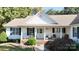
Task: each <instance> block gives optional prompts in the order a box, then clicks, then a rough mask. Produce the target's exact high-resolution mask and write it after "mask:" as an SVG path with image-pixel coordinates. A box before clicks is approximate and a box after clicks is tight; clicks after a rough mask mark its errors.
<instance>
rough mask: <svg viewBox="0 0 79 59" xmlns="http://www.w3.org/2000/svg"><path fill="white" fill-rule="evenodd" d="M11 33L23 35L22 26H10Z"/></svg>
mask: <svg viewBox="0 0 79 59" xmlns="http://www.w3.org/2000/svg"><path fill="white" fill-rule="evenodd" d="M10 32H11V33H10V35H21V28H10Z"/></svg>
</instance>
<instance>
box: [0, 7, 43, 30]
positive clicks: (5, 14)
mask: <svg viewBox="0 0 79 59" xmlns="http://www.w3.org/2000/svg"><path fill="white" fill-rule="evenodd" d="M41 9H42V8H40V7H37V8H31V7H0V31H1V30H3V26H2V24H3V23H7V22H9V21H11V20H13V19H14V18H24V17H27V16H28V15H32V14H33V12H34V13H37V12H38V11H40V10H41Z"/></svg>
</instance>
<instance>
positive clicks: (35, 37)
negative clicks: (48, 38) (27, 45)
mask: <svg viewBox="0 0 79 59" xmlns="http://www.w3.org/2000/svg"><path fill="white" fill-rule="evenodd" d="M36 36H37V28H36V27H35V39H36Z"/></svg>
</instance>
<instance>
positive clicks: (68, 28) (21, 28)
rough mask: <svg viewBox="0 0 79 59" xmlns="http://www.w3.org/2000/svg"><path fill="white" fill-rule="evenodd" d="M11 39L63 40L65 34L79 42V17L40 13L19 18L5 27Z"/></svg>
mask: <svg viewBox="0 0 79 59" xmlns="http://www.w3.org/2000/svg"><path fill="white" fill-rule="evenodd" d="M3 26H4V27H5V28H6V34H7V36H8V38H9V39H26V38H29V37H30V35H33V36H34V37H35V39H37V40H49V39H47V37H48V36H52V35H53V34H55V35H56V37H57V38H62V37H63V35H64V34H69V37H70V38H71V39H73V40H75V41H77V42H78V41H79V15H46V14H44V13H42V12H38V13H37V14H36V15H33V16H28V17H26V18H17V19H14V20H12V21H10V22H9V23H7V24H5V25H3Z"/></svg>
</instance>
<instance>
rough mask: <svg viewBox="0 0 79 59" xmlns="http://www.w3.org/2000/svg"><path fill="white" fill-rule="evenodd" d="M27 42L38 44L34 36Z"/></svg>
mask: <svg viewBox="0 0 79 59" xmlns="http://www.w3.org/2000/svg"><path fill="white" fill-rule="evenodd" d="M26 44H28V45H35V44H36V39H35V38H34V37H31V38H29V39H28V41H27V42H26Z"/></svg>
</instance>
